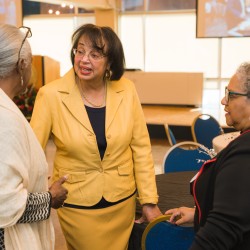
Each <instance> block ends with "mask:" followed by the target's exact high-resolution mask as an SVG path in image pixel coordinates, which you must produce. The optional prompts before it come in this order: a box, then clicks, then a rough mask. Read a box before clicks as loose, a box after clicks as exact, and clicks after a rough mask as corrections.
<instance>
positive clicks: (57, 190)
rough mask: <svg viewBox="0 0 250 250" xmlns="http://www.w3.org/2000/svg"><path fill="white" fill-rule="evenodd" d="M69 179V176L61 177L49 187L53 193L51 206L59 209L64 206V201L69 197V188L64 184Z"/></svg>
mask: <svg viewBox="0 0 250 250" xmlns="http://www.w3.org/2000/svg"><path fill="white" fill-rule="evenodd" d="M66 180H67V176H63V177H61V178H60V179H59V180H57V181H55V182H54V183H53V184H52V185H51V186H50V188H49V192H50V194H51V198H52V200H51V207H52V208H54V209H58V208H60V207H62V206H63V203H64V201H65V200H66V199H67V194H68V190H67V189H66V188H64V187H63V186H62V184H63V183H64V182H65V181H66Z"/></svg>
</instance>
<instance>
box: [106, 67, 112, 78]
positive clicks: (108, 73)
mask: <svg viewBox="0 0 250 250" xmlns="http://www.w3.org/2000/svg"><path fill="white" fill-rule="evenodd" d="M110 76H111V74H110V70H109V69H106V72H105V78H106V79H108V80H109V79H110Z"/></svg>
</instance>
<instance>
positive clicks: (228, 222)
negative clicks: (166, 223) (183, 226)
mask: <svg viewBox="0 0 250 250" xmlns="http://www.w3.org/2000/svg"><path fill="white" fill-rule="evenodd" d="M192 191H193V196H194V199H195V203H196V212H195V220H194V226H195V230H196V236H195V240H194V242H193V244H192V246H191V248H190V249H191V250H198V249H199V250H208V249H209V250H211V249H214V250H223V249H227V250H229V249H230V250H236V249H237V250H243V249H244V250H250V130H248V131H246V132H244V133H242V134H241V135H240V136H239V137H238V138H236V139H235V140H234V141H232V142H231V143H230V144H229V145H228V146H227V147H226V148H225V149H224V150H222V151H221V152H220V153H219V154H218V155H217V157H216V158H214V159H212V160H210V161H208V162H207V163H205V164H204V165H203V167H202V168H201V170H200V172H199V175H198V177H197V178H196V180H195V181H194V183H193V184H192Z"/></svg>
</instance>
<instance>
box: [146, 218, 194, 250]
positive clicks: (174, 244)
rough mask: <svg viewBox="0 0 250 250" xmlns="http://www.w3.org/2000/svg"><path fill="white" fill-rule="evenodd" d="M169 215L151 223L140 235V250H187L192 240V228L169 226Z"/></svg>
mask: <svg viewBox="0 0 250 250" xmlns="http://www.w3.org/2000/svg"><path fill="white" fill-rule="evenodd" d="M169 218H170V215H162V216H159V217H157V218H156V219H155V220H153V221H151V222H150V223H149V224H148V225H147V227H146V228H145V230H144V232H143V234H142V240H141V247H142V250H187V249H189V247H190V246H191V244H192V242H193V239H194V228H193V227H191V226H176V225H174V224H171V223H170V222H168V221H167V220H169Z"/></svg>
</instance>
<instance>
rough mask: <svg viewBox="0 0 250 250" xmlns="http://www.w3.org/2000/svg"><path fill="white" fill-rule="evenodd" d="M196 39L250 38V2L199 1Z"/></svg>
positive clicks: (225, 0)
mask: <svg viewBox="0 0 250 250" xmlns="http://www.w3.org/2000/svg"><path fill="white" fill-rule="evenodd" d="M196 26H197V29H196V37H198V38H199V37H244V36H250V0H197V8H196Z"/></svg>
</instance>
